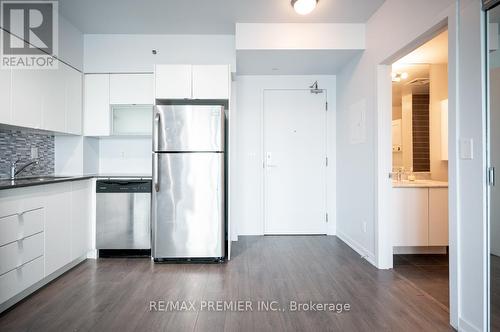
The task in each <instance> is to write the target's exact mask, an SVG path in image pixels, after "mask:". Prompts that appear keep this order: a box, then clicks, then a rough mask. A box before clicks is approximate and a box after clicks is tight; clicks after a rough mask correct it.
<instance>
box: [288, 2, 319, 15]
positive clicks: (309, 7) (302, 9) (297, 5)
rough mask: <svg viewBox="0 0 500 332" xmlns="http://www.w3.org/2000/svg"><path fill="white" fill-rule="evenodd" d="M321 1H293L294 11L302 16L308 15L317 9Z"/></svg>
mask: <svg viewBox="0 0 500 332" xmlns="http://www.w3.org/2000/svg"><path fill="white" fill-rule="evenodd" d="M318 1H319V0H292V6H293V9H295V11H296V12H297V14H300V15H307V14H309V13H310V12H312V11H313V10H314V8H316V4H317V3H318Z"/></svg>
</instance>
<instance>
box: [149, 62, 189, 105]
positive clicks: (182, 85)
mask: <svg viewBox="0 0 500 332" xmlns="http://www.w3.org/2000/svg"><path fill="white" fill-rule="evenodd" d="M191 70H192V66H191V65H157V66H156V67H155V96H156V98H157V99H190V98H191V96H192V91H191V88H192V87H191V76H192V73H191Z"/></svg>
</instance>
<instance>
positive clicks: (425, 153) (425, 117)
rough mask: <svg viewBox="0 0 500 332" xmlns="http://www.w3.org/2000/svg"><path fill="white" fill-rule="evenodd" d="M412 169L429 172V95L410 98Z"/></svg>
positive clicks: (417, 95) (415, 95)
mask: <svg viewBox="0 0 500 332" xmlns="http://www.w3.org/2000/svg"><path fill="white" fill-rule="evenodd" d="M412 100H413V101H412V127H413V128H412V134H413V171H414V172H430V170H431V160H430V148H429V147H430V136H429V95H428V94H414V95H413V98H412Z"/></svg>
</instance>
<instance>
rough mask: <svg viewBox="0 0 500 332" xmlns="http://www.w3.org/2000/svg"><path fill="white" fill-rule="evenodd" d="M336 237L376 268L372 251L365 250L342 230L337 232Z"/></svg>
mask: <svg viewBox="0 0 500 332" xmlns="http://www.w3.org/2000/svg"><path fill="white" fill-rule="evenodd" d="M337 237H338V238H339V239H341V240H342V241H343V242H344V243H345V244H347V245H348V246H349V247H351V249H352V250H354V251H355V252H357V253H358V254H360V255H361V257H362V258H364V259H366V260H367V261H368V262H369V263H370V264H371V265H373V266H375V267H376V268H378V266H377V263H376V259H375V255H374V254H373V253H371V252H369V251H368V250H366V248H365V247H363V246H362V245H361V244H359V243H358V242H356V241H354V240H353V239H352V238H350V237H349V236H347V235H345V234H344V233H342V232H337Z"/></svg>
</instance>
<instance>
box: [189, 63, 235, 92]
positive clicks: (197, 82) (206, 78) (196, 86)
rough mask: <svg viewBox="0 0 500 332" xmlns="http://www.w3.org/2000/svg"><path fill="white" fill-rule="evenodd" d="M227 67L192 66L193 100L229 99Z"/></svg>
mask: <svg viewBox="0 0 500 332" xmlns="http://www.w3.org/2000/svg"><path fill="white" fill-rule="evenodd" d="M229 85H230V73H229V66H226V65H216V66H198V65H196V66H193V97H192V98H193V99H229Z"/></svg>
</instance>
